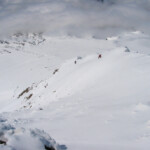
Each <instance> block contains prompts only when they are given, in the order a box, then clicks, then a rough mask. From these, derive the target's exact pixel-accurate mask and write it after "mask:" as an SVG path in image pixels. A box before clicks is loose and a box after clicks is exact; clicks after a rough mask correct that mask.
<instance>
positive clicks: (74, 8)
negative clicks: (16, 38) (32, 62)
mask: <svg viewBox="0 0 150 150" xmlns="http://www.w3.org/2000/svg"><path fill="white" fill-rule="evenodd" d="M125 30H128V31H133V30H140V31H143V32H146V33H150V0H104V3H103V4H102V3H101V2H97V0H0V36H2V35H7V34H12V33H15V32H46V33H49V34H51V35H66V34H67V35H73V36H96V37H105V36H108V35H113V34H118V33H120V32H122V31H125Z"/></svg>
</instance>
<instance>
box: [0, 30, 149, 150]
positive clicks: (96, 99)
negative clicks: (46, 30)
mask: <svg viewBox="0 0 150 150" xmlns="http://www.w3.org/2000/svg"><path fill="white" fill-rule="evenodd" d="M16 41H17V42H16ZM149 41H150V36H148V35H146V34H144V33H141V32H139V31H137V32H132V33H125V34H121V35H119V36H117V37H108V38H107V39H94V38H74V37H49V36H42V35H40V34H29V35H19V36H18V35H17V36H16V35H15V36H13V37H10V38H9V39H3V40H2V42H1V43H0V112H1V113H0V124H1V126H4V125H5V126H6V127H8V126H9V127H10V128H8V130H11V132H10V131H7V130H6V131H5V130H4V129H3V128H2V127H1V128H0V130H1V131H0V133H1V134H0V138H2V136H3V135H6V136H7V135H9V136H8V138H7V140H8V145H7V147H8V146H9V145H10V147H8V149H11V146H14V145H16V147H15V150H23V148H21V149H20V147H19V146H20V145H19V143H17V142H18V141H19V140H20V141H24V140H25V143H26V142H27V141H26V140H27V139H28V142H29V143H28V142H27V143H28V144H24V146H23V147H24V149H25V150H27V149H28V150H30V149H31V150H33V149H39V148H41V149H42V148H43V149H44V147H43V145H42V143H41V142H39V141H40V138H39V137H41V136H42V137H43V138H44V139H46V140H49V142H50V143H51V141H50V139H51V138H50V137H49V135H50V136H52V137H53V138H54V139H55V140H56V141H57V142H58V143H59V144H64V145H66V146H67V148H68V150H148V149H150V142H149V141H150V116H149V114H150V42H149ZM21 43H22V44H21ZM18 46H20V47H18ZM99 54H102V58H99V59H98V55H99ZM16 130H17V131H18V130H19V133H18V132H17V133H16ZM43 130H44V131H43ZM32 131H37V132H36V133H38V134H37V135H38V136H37V138H33V137H32V134H31V133H32ZM4 132H5V133H4ZM2 133H3V134H2ZM11 133H12V134H11ZM23 133H24V134H23ZM22 134H23V135H24V136H22ZM48 134H49V135H48ZM47 137H49V138H48V139H47ZM16 138H18V139H19V140H18V141H17V140H16ZM9 139H10V140H9ZM22 143H24V142H22ZM52 143H53V142H52ZM29 145H31V147H27V146H29ZM32 145H33V147H35V148H32ZM5 148H6V146H5V145H3V144H2V145H0V149H5ZM63 148H65V146H62V147H60V149H63Z"/></svg>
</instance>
